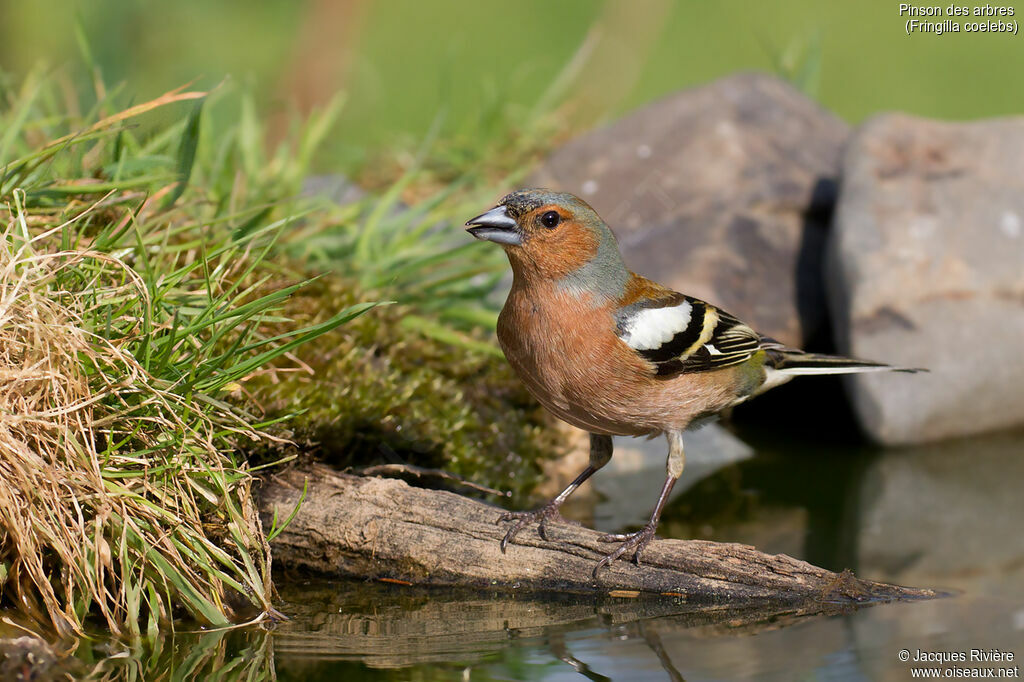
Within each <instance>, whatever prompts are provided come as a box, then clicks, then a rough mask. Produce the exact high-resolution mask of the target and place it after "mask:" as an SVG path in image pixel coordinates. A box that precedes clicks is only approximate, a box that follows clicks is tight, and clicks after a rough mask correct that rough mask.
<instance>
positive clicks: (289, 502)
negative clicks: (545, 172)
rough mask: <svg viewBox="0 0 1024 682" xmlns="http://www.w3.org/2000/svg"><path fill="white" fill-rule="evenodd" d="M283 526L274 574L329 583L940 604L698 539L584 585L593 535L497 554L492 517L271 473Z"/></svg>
mask: <svg viewBox="0 0 1024 682" xmlns="http://www.w3.org/2000/svg"><path fill="white" fill-rule="evenodd" d="M304 486H308V489H307V493H306V497H305V499H304V500H303V502H302V504H301V506H300V508H299V511H298V513H297V514H296V515H295V517H294V519H292V521H291V523H290V524H289V525H288V526H287V527H286V528H285V529H284V530H283V531H282V532H281V533H280V534H279V535H277V537H276V538H274V540H273V541H272V542H271V548H272V550H273V555H274V561H275V562H276V565H277V566H279V567H284V568H289V569H299V570H303V571H309V572H313V573H315V574H319V575H324V576H332V577H358V578H368V579H376V580H381V581H385V582H393V583H398V584H409V585H437V586H440V585H443V586H468V587H473V588H486V589H498V590H515V591H518V592H538V593H543V592H547V593H558V594H578V595H605V596H611V597H638V596H644V597H651V596H660V597H662V598H665V597H668V598H671V599H673V600H675V602H676V603H678V604H691V605H701V604H705V605H723V604H725V605H729V606H731V607H734V608H736V607H749V606H765V605H771V606H773V607H785V608H787V609H791V608H793V607H799V608H801V609H802V610H806V609H808V608H810V609H812V610H818V611H826V610H827V606H828V605H832V606H834V605H837V604H857V603H877V602H882V601H893V600H901V599H928V598H933V597H938V596H943V595H942V594H941V593H939V592H936V591H934V590H930V589H921V588H912V587H901V586H897V585H889V584H885V583H879V582H874V581H870V580H863V579H860V578H856V577H854V576H853V574H852V573H850V572H849V571H843V572H842V573H833V572H832V571H827V570H825V569H823V568H818V567H816V566H813V565H811V564H809V563H807V562H805V561H800V560H798V559H794V558H792V557H789V556H786V555H784V554H776V555H768V554H764V553H762V552H759V551H757V550H756V549H754V548H753V547H750V546H747V545H741V544H735V543H719V542H708V541H702V540H663V539H656V540H654V541H653V542H652V543H651V544H650V545H649V546H648V547H647V549H646V550H645V552H644V554H643V556H642V563H641V564H640V565H635V564H633V563H632V562H629V561H623V560H620V561H616V562H614V563H613V564H612V565H611V566H610V567H608V568H607V569H604V570H602V571H601V572H600V573H599V575H598V578H597V579H596V580H594V578H593V577H592V575H591V573H592V571H593V568H594V565H595V562H597V561H598V560H599V559H600V558H601V557H602V556H604V555H605V554H606V553H607V552H609V551H610V549H611V548H613V547H614V546H613V545H612V546H610V545H608V544H605V543H601V542H598V540H597V538H598V537H599V536H600V535H601V534H600V533H598V532H596V531H594V530H591V529H588V528H584V527H582V526H578V525H575V524H570V523H557V524H549V525H548V541H544V540H542V539H541V538H540V537H539V536H538V534H537V532H536V530H535V529H534V528H533V527H530V528H526V529H524V530H523V531H521V532H520V533H519V535H518V536H517V537H516V538H515V541H514V543H513V544H511V545H509V547H508V553H507V554H502V553H501V550H500V547H499V543H500V541H501V538H502V536H503V535H504V532H505V531H504V525H496V523H495V521H496V520H497V519H498V517H499V515H500V514H501V513H502V511H503V510H501V509H499V508H497V507H494V506H491V505H487V504H484V503H482V502H479V501H476V500H472V499H469V498H467V497H463V496H461V495H457V494H455V493H452V492H447V491H443V490H426V489H422V488H416V487H412V486H410V485H409V484H408V483H406V482H404V481H400V480H394V479H386V478H376V477H362V476H353V475H349V474H344V473H340V472H337V471H335V470H333V469H330V468H329V467H326V466H323V465H311V466H304V467H301V468H295V469H291V470H289V471H286V472H282V473H280V474H278V475H276V476H273V477H272V478H270V479H268V480H267V481H266V482H265V486H264V489H263V492H262V494H261V510H262V514H263V518H264V525H265V527H267V526H269V524H270V523H271V519H272V518H273V517H274V516H275V515H276V517H277V518H278V519H284V518H287V517H288V515H289V514H290V513H291V512H292V510H293V509H294V508H295V505H296V504H297V503H298V502H299V499H300V497H301V496H302V492H303V488H304Z"/></svg>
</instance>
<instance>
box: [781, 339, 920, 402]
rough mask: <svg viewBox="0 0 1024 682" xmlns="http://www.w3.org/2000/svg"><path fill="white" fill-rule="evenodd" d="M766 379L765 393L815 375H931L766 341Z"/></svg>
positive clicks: (916, 369)
mask: <svg viewBox="0 0 1024 682" xmlns="http://www.w3.org/2000/svg"><path fill="white" fill-rule="evenodd" d="M761 347H762V348H763V349H764V351H765V355H766V357H765V370H766V371H767V374H768V376H767V377H766V381H765V385H764V386H763V387H762V388H763V389H764V390H767V389H768V388H771V387H772V386H778V385H779V384H782V383H785V382H786V381H789V380H790V379H792V378H793V377H795V376H801V375H814V374H860V373H864V372H927V371H928V370H926V369H921V368H917V367H894V366H892V365H886V364H883V363H881V362H870V361H867V360H856V359H854V358H844V357H842V356H839V355H824V354H821V353H807V352H805V351H802V350H798V349H796V348H789V347H788V346H784V345H782V344H781V343H778V342H777V341H772V340H770V339H765V341H764V343H763V344H762V346H761Z"/></svg>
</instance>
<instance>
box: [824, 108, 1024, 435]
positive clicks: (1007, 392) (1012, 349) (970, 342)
mask: <svg viewBox="0 0 1024 682" xmlns="http://www.w3.org/2000/svg"><path fill="white" fill-rule="evenodd" d="M827 278H828V285H829V296H830V300H831V304H832V312H833V319H834V324H835V332H836V343H837V345H838V346H839V350H840V351H843V352H846V353H849V354H851V355H855V356H858V357H865V358H870V359H874V360H879V361H882V362H888V363H892V364H897V365H904V366H912V367H925V368H928V369H929V370H930V373H929V374H918V375H913V376H912V375H905V374H892V375H873V376H865V375H861V376H856V377H850V381H849V387H850V389H851V395H852V398H853V404H854V408H855V410H856V412H857V414H858V416H859V418H860V421H861V423H862V424H863V426H864V428H865V429H866V431H867V432H868V434H869V435H870V436H871V437H873V438H874V439H875V440H877V441H879V442H882V443H890V444H900V443H911V442H922V441H928V440H936V439H940V438H946V437H950V436H956V435H962V434H970V433H977V432H981V431H986V430H991V429H998V428H1002V427H1008V426H1010V425H1013V424H1019V423H1024V362H1022V361H1021V342H1022V341H1024V119H1012V120H1011V119H1007V120H991V121H985V122H975V123H944V122H937V121H931V120H925V119H919V118H913V117H910V116H905V115H897V114H889V115H883V116H879V117H876V118H874V119H872V120H870V121H868V122H867V123H865V124H864V125H863V127H862V128H861V129H860V130H859V131H858V132H857V134H856V135H855V136H854V137H853V139H852V140H851V142H850V146H849V149H848V151H847V153H846V156H845V160H844V167H843V183H842V194H841V197H840V201H839V205H838V207H837V213H836V221H835V225H834V226H833V238H832V241H831V243H830V246H829V261H828V267H827Z"/></svg>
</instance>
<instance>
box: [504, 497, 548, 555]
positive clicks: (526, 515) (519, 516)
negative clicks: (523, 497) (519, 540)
mask: <svg viewBox="0 0 1024 682" xmlns="http://www.w3.org/2000/svg"><path fill="white" fill-rule="evenodd" d="M560 506H561V505H560V504H556V503H555V502H554V500H552V501H551V502H548V503H547V504H545V505H544V506H543V507H541V508H539V509H534V510H533V511H521V512H505V513H504V514H502V515H501V516H499V517H498V520H497V521H495V523H505V522H506V521H514V522H515V523H513V524H512V525H511V526H510V527H509V529H508V532H507V533H505V537H504V538H502V539H501V553H502V554H504V553H505V548H506V547H508V543H510V542H512V538H514V537H515V536H516V534H517V533H518V532H519V531H521V530H522V529H523V528H526V527H527V526H528V525H530V524H531V523H536V524H537V534H538V535H540V539H541V540H543V541H544V542H547V540H548V536H547V525H548V521H551V520H552V519H554V520H555V521H556V522H557V521H561V520H562V515H561V514H559V513H558V508H559V507H560Z"/></svg>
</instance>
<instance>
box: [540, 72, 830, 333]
mask: <svg viewBox="0 0 1024 682" xmlns="http://www.w3.org/2000/svg"><path fill="white" fill-rule="evenodd" d="M847 136H848V128H847V126H846V124H845V123H843V122H842V121H840V120H839V119H838V118H836V117H835V116H833V115H832V114H830V113H828V112H827V111H825V110H823V109H822V108H821V107H819V106H818V105H817V104H815V103H814V102H812V101H811V100H809V99H808V98H806V97H805V96H804V95H803V94H801V93H800V92H799V91H798V90H796V89H795V88H793V87H792V86H791V85H789V84H788V83H786V82H785V81H782V80H779V79H778V78H775V77H772V76H767V75H762V74H740V75H736V76H732V77H729V78H725V79H723V80H720V81H716V82H714V83H712V84H710V85H707V86H704V87H700V88H696V89H693V90H686V91H683V92H680V93H678V94H675V95H672V96H670V97H667V98H665V99H662V100H660V101H658V102H655V103H654V104H651V105H649V106H646V107H644V108H643V109H640V110H639V111H636V112H635V113H633V114H630V115H629V116H626V117H625V118H623V119H621V120H619V121H617V122H616V123H614V124H612V125H610V126H608V127H605V128H601V129H599V130H595V131H593V132H590V133H588V134H585V135H583V136H581V137H579V138H576V139H575V140H573V141H571V142H569V143H568V144H566V145H565V146H563V147H562V148H560V149H559V150H557V151H556V152H555V153H554V154H552V155H551V157H550V158H548V159H547V161H546V162H545V163H544V165H543V167H542V168H540V169H539V170H538V171H537V172H536V173H535V174H534V175H533V177H532V178H531V180H530V181H529V184H532V185H536V186H544V187H550V188H553V189H559V190H566V191H569V192H573V193H574V194H577V195H579V196H581V197H582V198H584V199H585V200H586V201H587V202H589V203H590V204H591V205H592V206H593V207H594V208H595V209H597V211H598V212H599V213H600V214H601V215H602V216H603V217H604V218H605V220H606V221H607V222H608V224H609V225H610V226H611V227H612V229H613V230H614V231H615V233H616V235H617V236H618V238H619V243H620V245H621V247H622V251H623V254H624V256H625V259H626V263H627V265H629V266H630V267H631V268H632V269H633V270H635V271H636V272H639V273H641V274H643V275H646V276H647V277H650V278H652V279H655V280H657V281H659V282H661V283H662V284H665V285H666V286H670V287H672V288H674V289H677V290H679V291H682V292H684V293H688V294H692V295H694V296H698V297H701V298H705V299H707V300H709V301H711V302H712V303H715V304H717V305H720V306H722V307H723V308H725V309H726V310H728V311H730V312H732V313H733V314H735V315H738V316H739V317H740V318H742V319H744V320H746V321H748V322H750V323H752V324H753V325H754V326H755V327H756V328H757V329H759V330H760V331H761V332H763V333H766V334H770V335H772V336H774V337H776V338H778V339H780V340H782V341H784V342H787V343H790V344H801V343H804V342H806V341H808V340H810V339H812V338H814V337H815V335H816V334H818V333H819V332H820V331H822V330H823V329H825V328H826V327H827V323H826V313H825V299H824V293H823V287H822V281H821V268H822V258H823V250H824V238H825V231H826V228H827V224H828V221H829V218H830V216H831V212H832V208H833V204H834V202H835V191H836V179H837V177H838V172H839V163H840V158H841V152H842V146H843V144H844V141H845V140H846V138H847Z"/></svg>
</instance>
